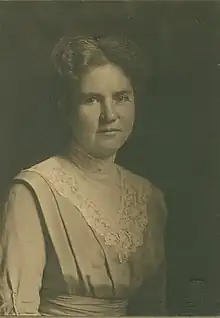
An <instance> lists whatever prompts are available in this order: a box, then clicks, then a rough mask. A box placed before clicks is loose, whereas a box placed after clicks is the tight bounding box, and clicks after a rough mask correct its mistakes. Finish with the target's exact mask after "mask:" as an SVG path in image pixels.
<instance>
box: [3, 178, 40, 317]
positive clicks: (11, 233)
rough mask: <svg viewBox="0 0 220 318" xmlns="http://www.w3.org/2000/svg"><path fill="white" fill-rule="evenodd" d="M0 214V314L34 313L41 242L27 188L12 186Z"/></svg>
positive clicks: (37, 297)
mask: <svg viewBox="0 0 220 318" xmlns="http://www.w3.org/2000/svg"><path fill="white" fill-rule="evenodd" d="M2 213H3V215H2V216H3V222H2V235H1V242H0V243H1V244H0V314H3V315H37V314H38V307H39V303H40V297H39V290H40V288H41V280H42V276H43V270H44V266H45V243H44V236H43V232H42V227H41V222H40V218H39V215H38V211H37V206H36V202H35V198H34V196H33V195H32V193H31V191H30V190H29V189H28V188H27V187H26V186H25V185H22V184H17V185H14V186H13V187H12V189H11V191H10V194H9V197H8V201H7V203H6V204H5V206H4V209H3V211H2Z"/></svg>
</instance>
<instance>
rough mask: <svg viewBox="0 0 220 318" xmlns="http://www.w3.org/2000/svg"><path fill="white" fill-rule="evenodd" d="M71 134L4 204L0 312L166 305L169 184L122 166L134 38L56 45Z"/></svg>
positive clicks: (23, 176)
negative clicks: (164, 187)
mask: <svg viewBox="0 0 220 318" xmlns="http://www.w3.org/2000/svg"><path fill="white" fill-rule="evenodd" d="M53 61H54V65H55V69H56V70H57V71H58V74H59V77H60V79H61V83H62V85H61V86H60V87H62V90H61V91H62V98H61V99H60V101H59V106H60V110H61V112H62V114H63V115H64V116H65V120H66V124H67V125H68V127H70V131H71V139H70V141H69V142H68V146H67V147H65V150H64V151H63V152H62V154H59V155H57V156H54V157H51V158H49V159H48V160H46V161H43V162H41V163H38V164H37V165H35V166H33V167H31V168H29V169H26V170H24V171H22V172H21V173H20V174H19V175H18V176H17V177H16V178H15V180H14V181H13V185H12V187H11V190H10V194H9V197H8V200H7V202H6V205H5V208H4V213H3V215H4V226H3V234H2V239H1V250H2V257H1V282H0V284H1V286H0V295H1V313H2V314H4V315H9V314H14V315H72V316H91V315H95V316H96V315H101V316H121V315H131V314H133V315H157V314H158V315H161V314H163V313H164V312H165V311H164V309H165V307H164V299H165V296H164V290H165V268H164V262H165V260H164V241H163V233H164V226H165V220H166V208H165V203H164V199H163V194H162V193H161V191H160V190H158V189H157V188H156V187H155V186H153V185H152V184H151V183H150V182H149V181H148V180H146V179H144V178H142V177H140V176H138V175H135V174H134V173H132V172H130V171H127V170H126V169H124V168H122V167H121V166H118V165H117V164H116V163H115V162H114V161H115V156H116V153H117V151H118V150H119V149H120V148H121V147H122V146H123V145H124V143H125V142H126V140H127V139H128V137H129V136H130V134H131V132H132V128H133V124H134V119H135V102H136V93H137V92H136V87H137V85H139V83H138V82H139V75H140V68H139V60H138V54H137V50H136V47H135V45H134V44H133V43H132V42H130V41H126V40H123V39H117V38H113V37H101V38H92V37H73V38H63V39H61V40H60V42H59V43H58V45H57V46H56V47H55V49H54V51H53Z"/></svg>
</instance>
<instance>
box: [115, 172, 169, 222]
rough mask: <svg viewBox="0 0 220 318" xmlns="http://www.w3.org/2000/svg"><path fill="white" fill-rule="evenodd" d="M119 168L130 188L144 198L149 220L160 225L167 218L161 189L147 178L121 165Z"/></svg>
mask: <svg viewBox="0 0 220 318" xmlns="http://www.w3.org/2000/svg"><path fill="white" fill-rule="evenodd" d="M119 168H120V169H121V171H122V172H123V173H124V175H125V177H126V178H127V180H128V181H129V184H130V185H131V186H132V188H133V189H135V191H136V192H137V193H138V194H139V197H140V196H141V197H145V198H146V202H147V212H148V218H149V221H152V222H153V223H155V222H156V223H158V222H159V223H161V225H162V224H163V225H164V224H165V223H166V219H167V208H166V203H165V195H164V193H163V191H162V190H161V189H159V188H158V187H157V186H155V185H154V184H153V183H152V182H151V181H149V180H148V179H146V178H144V177H142V176H140V175H138V174H136V173H133V172H131V171H129V170H127V169H125V168H123V167H119Z"/></svg>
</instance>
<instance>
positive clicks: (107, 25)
mask: <svg viewBox="0 0 220 318" xmlns="http://www.w3.org/2000/svg"><path fill="white" fill-rule="evenodd" d="M88 32H89V33H90V34H91V33H94V34H95V35H103V34H106V33H107V34H108V33H111V34H112V33H116V34H118V33H123V34H125V35H126V36H127V37H130V38H131V39H134V40H135V41H136V42H137V43H138V44H139V45H140V47H141V48H142V50H143V52H144V54H145V56H146V60H147V59H148V56H151V57H152V78H151V81H150V82H147V83H146V92H145V93H144V94H143V96H142V98H141V103H140V105H139V116H138V117H139V118H138V119H139V120H138V125H137V129H136V131H135V134H134V136H133V138H132V139H131V141H130V143H129V144H128V145H127V146H126V147H125V148H124V149H122V151H121V153H120V154H119V156H118V161H119V162H121V163H122V164H123V165H124V166H127V167H128V168H130V169H131V170H133V171H134V172H137V173H140V174H141V175H143V176H145V177H147V178H149V179H150V180H151V181H152V182H154V183H155V184H156V185H157V186H159V187H160V188H161V189H162V190H163V191H164V192H165V194H166V197H167V203H168V209H169V218H168V224H167V259H168V289H167V296H168V304H169V312H170V314H175V315H176V314H185V315H191V314H192V315H213V314H217V313H219V312H220V308H219V305H218V299H220V297H218V296H220V295H219V294H220V258H219V254H220V253H219V248H220V244H219V239H220V232H219V225H220V224H219V223H220V204H219V203H220V202H219V201H220V200H219V193H220V191H219V190H220V189H219V188H220V185H219V176H220V172H219V168H220V164H219V162H220V160H219V159H220V158H219V148H220V147H219V146H220V125H219V117H220V116H219V115H220V110H219V102H220V94H219V89H218V87H219V84H220V78H219V72H220V2H218V1H215V2H212V1H161V2H160V1H151V2H150V1H145V2H144V1H142V2H138V1H137V2H131V1H122V2H116V1H114V2H108V1H102V2H97V1H69V2H64V1H63V2H62V3H61V2H54V1H47V2H38V3H37V2H33V1H24V2H20V1H15V2H12V1H10V2H0V48H1V49H0V102H1V104H0V105H1V107H0V112H1V115H0V147H1V156H0V194H1V196H2V197H3V195H4V192H5V190H6V189H7V186H8V184H9V182H10V180H11V178H12V177H13V176H14V175H15V174H16V173H17V172H18V171H19V170H20V169H21V168H24V167H26V166H28V165H31V164H32V163H35V162H36V161H38V160H41V159H43V158H45V157H47V156H49V155H50V154H52V153H54V152H56V150H57V149H58V147H59V144H60V143H61V139H60V136H59V132H58V131H57V129H56V124H57V118H56V116H55V115H54V113H53V111H52V110H53V103H52V94H51V87H50V80H51V72H52V66H51V60H50V57H51V51H52V48H53V46H54V44H55V43H56V42H57V41H58V40H59V38H60V37H61V36H63V35H71V34H82V33H88ZM218 64H219V65H218ZM147 89H148V90H147Z"/></svg>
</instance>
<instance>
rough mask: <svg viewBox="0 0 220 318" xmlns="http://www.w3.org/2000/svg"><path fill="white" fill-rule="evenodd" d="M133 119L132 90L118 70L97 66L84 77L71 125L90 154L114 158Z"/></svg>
mask: <svg viewBox="0 0 220 318" xmlns="http://www.w3.org/2000/svg"><path fill="white" fill-rule="evenodd" d="M134 118H135V102H134V92H133V88H132V86H131V83H130V81H129V79H128V78H127V77H126V76H125V74H124V73H123V71H122V70H121V69H120V68H119V67H117V66H115V65H112V64H106V65H103V66H98V67H96V68H93V69H91V70H90V71H88V72H87V73H86V74H85V75H84V76H83V77H82V79H81V81H80V85H79V96H78V98H77V104H76V107H74V114H73V118H72V119H71V123H72V129H73V136H74V140H75V141H76V142H77V143H78V145H79V146H80V147H83V148H84V150H86V152H87V153H89V154H90V155H92V156H94V157H98V158H108V157H110V156H112V155H114V154H115V153H116V152H117V150H118V149H119V148H121V147H122V146H123V144H124V143H125V142H126V140H127V138H128V137H129V135H130V134H131V132H132V128H133V123H134Z"/></svg>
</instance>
